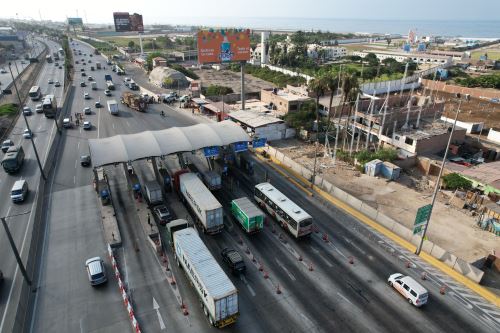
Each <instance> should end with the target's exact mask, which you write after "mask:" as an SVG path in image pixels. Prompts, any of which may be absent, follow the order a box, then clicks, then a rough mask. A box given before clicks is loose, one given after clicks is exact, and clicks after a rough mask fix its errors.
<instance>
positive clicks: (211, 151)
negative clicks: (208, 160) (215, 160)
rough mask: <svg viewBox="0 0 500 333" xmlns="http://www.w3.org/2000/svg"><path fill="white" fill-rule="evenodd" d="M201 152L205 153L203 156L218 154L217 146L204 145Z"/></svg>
mask: <svg viewBox="0 0 500 333" xmlns="http://www.w3.org/2000/svg"><path fill="white" fill-rule="evenodd" d="M203 153H204V154H205V157H214V156H219V147H218V146H213V147H205V148H203Z"/></svg>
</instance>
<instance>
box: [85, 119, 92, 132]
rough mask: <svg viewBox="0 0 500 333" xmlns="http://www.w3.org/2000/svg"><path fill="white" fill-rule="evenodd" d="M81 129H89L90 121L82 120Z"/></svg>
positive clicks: (90, 126) (90, 127)
mask: <svg viewBox="0 0 500 333" xmlns="http://www.w3.org/2000/svg"><path fill="white" fill-rule="evenodd" d="M83 129H84V130H90V129H92V124H91V123H90V121H84V122H83Z"/></svg>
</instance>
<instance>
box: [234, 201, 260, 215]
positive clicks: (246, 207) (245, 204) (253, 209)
mask: <svg viewBox="0 0 500 333" xmlns="http://www.w3.org/2000/svg"><path fill="white" fill-rule="evenodd" d="M233 201H234V202H235V203H236V204H237V205H238V207H240V209H241V210H242V211H243V212H244V213H245V214H246V216H248V218H252V217H255V216H262V215H264V213H263V212H262V210H260V209H259V207H257V206H256V205H255V204H254V203H253V202H252V201H250V199H248V198H247V197H243V198H239V199H234V200H233Z"/></svg>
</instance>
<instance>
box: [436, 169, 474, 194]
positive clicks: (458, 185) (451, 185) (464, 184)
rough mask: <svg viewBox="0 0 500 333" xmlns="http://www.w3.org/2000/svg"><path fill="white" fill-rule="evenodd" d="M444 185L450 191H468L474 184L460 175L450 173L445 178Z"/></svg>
mask: <svg viewBox="0 0 500 333" xmlns="http://www.w3.org/2000/svg"><path fill="white" fill-rule="evenodd" d="M443 184H444V186H445V187H446V188H447V189H449V190H456V189H461V190H468V189H470V188H472V182H471V181H470V180H468V179H465V178H464V177H462V176H460V175H459V174H458V173H450V174H447V175H446V176H443Z"/></svg>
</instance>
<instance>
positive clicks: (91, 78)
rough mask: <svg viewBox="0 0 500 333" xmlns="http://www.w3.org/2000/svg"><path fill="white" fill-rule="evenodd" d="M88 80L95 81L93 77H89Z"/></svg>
mask: <svg viewBox="0 0 500 333" xmlns="http://www.w3.org/2000/svg"><path fill="white" fill-rule="evenodd" d="M82 74H85V73H82ZM88 80H89V81H94V78H93V77H92V76H89V77H88Z"/></svg>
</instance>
